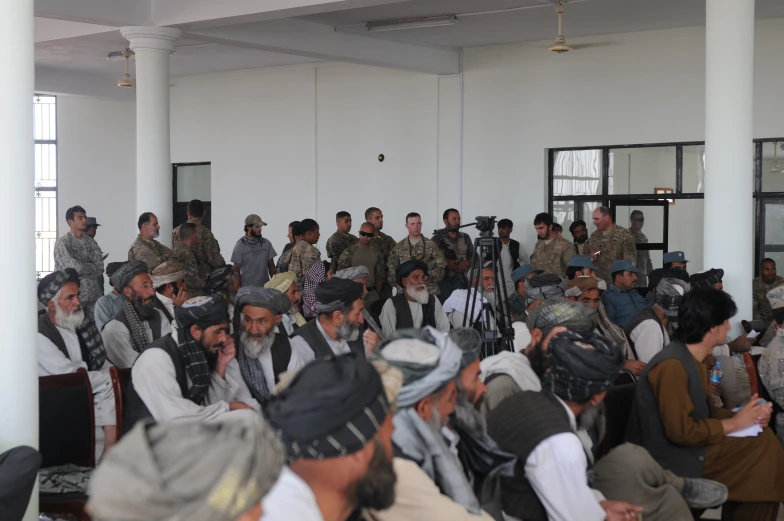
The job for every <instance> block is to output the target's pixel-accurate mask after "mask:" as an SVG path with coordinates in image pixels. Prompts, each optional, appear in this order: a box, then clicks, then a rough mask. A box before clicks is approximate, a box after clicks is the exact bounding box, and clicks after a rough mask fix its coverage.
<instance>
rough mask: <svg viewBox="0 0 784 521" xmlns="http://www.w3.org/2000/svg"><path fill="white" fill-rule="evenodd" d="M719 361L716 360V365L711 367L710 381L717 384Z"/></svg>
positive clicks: (719, 368)
mask: <svg viewBox="0 0 784 521" xmlns="http://www.w3.org/2000/svg"><path fill="white" fill-rule="evenodd" d="M721 375H722V373H721V362H716V365H715V366H713V369H711V374H710V381H711V382H713V383H715V384H718V383H720V382H721Z"/></svg>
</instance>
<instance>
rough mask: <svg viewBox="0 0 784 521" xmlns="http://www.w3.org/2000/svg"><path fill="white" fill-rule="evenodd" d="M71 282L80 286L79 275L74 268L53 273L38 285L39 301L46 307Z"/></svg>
mask: <svg viewBox="0 0 784 521" xmlns="http://www.w3.org/2000/svg"><path fill="white" fill-rule="evenodd" d="M69 282H75V283H76V285H77V286H78V285H79V274H78V273H77V272H76V270H75V269H73V268H65V269H64V270H62V271H53V272H52V273H50V274H49V275H47V276H46V277H44V278H42V279H41V282H39V283H38V301H39V302H40V303H41V304H43V305H44V306H46V305H47V304H49V301H50V300H52V299H53V298H54V296H55V295H57V292H58V291H60V290H61V289H63V286H65V285H66V284H67V283H69Z"/></svg>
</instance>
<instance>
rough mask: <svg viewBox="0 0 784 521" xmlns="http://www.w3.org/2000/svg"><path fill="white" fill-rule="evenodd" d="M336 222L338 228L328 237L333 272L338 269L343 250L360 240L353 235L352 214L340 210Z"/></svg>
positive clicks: (328, 253) (328, 249)
mask: <svg viewBox="0 0 784 521" xmlns="http://www.w3.org/2000/svg"><path fill="white" fill-rule="evenodd" d="M335 224H337V226H338V230H337V231H336V232H335V233H333V234H332V236H331V237H330V238H329V239H327V255H328V256H329V258H330V260H331V261H332V273H335V272H336V271H337V269H336V266H337V263H338V259H340V255H341V254H342V253H343V250H345V249H346V248H348V247H349V246H352V245H354V244H356V243H357V242H359V239H357V238H356V237H355V236H353V235H351V234H350V233H349V232H350V231H351V214H350V213H348V212H338V213H337V215H336V216H335Z"/></svg>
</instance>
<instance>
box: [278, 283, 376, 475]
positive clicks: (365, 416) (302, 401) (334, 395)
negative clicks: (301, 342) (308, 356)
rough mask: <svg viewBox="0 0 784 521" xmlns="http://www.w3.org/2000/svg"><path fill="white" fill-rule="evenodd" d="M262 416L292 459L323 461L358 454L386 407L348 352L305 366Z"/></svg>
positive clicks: (372, 371)
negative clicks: (279, 437)
mask: <svg viewBox="0 0 784 521" xmlns="http://www.w3.org/2000/svg"><path fill="white" fill-rule="evenodd" d="M333 280H334V279H333ZM264 412H265V416H266V418H267V420H268V421H269V423H270V425H272V426H273V428H275V429H277V430H278V431H279V432H280V434H281V437H282V439H283V444H284V445H285V446H286V449H287V451H288V455H289V459H290V460H296V459H327V458H337V457H342V456H346V455H349V454H353V453H355V452H358V451H360V450H362V448H363V447H364V446H365V445H367V444H368V443H369V442H370V440H371V439H372V438H373V437H374V436H375V435H376V432H378V430H379V429H380V428H381V424H382V423H384V420H385V419H386V417H387V414H389V402H388V401H387V396H386V393H385V391H384V386H383V384H382V382H381V376H380V375H379V373H378V371H377V370H376V368H375V367H373V365H372V364H371V363H370V362H368V361H367V360H366V359H365V358H364V357H360V356H358V355H357V354H355V353H350V354H346V355H341V356H337V357H328V358H322V359H316V360H314V361H312V362H310V363H309V364H307V365H305V367H303V368H302V370H301V371H300V372H299V373H297V375H296V376H294V379H293V380H292V381H291V384H290V385H289V386H288V387H287V388H286V389H285V390H283V391H282V392H280V393H279V394H278V395H276V396H274V397H273V398H272V399H271V400H270V401H269V402H267V404H266V406H265V410H264Z"/></svg>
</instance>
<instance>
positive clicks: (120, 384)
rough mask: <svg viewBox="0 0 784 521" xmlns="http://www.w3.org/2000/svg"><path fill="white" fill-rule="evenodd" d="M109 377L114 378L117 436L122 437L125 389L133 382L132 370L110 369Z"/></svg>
mask: <svg viewBox="0 0 784 521" xmlns="http://www.w3.org/2000/svg"><path fill="white" fill-rule="evenodd" d="M109 375H110V376H111V378H112V388H113V389H114V407H115V410H116V411H117V436H118V437H122V435H123V428H122V419H123V413H124V411H125V395H124V393H123V390H124V389H127V388H128V382H130V381H131V370H130V369H118V368H117V367H114V366H112V367H110V368H109Z"/></svg>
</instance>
